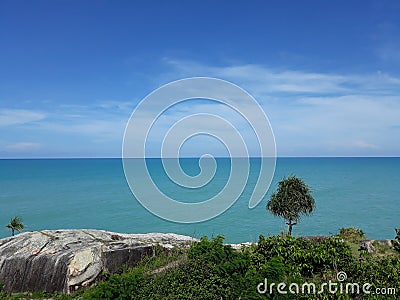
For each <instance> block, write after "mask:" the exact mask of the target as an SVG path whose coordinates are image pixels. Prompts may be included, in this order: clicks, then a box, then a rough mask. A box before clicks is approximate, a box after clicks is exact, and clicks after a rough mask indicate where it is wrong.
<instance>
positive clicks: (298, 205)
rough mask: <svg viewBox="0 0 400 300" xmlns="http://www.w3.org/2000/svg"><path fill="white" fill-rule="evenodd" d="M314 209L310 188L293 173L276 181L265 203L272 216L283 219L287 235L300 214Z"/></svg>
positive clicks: (290, 232) (290, 233)
mask: <svg viewBox="0 0 400 300" xmlns="http://www.w3.org/2000/svg"><path fill="white" fill-rule="evenodd" d="M314 209H315V200H314V198H313V197H312V196H311V191H310V188H309V187H308V185H307V184H306V183H305V182H304V181H303V180H302V179H301V178H298V177H296V176H294V175H291V176H289V177H288V178H283V180H281V181H280V182H279V183H278V189H277V191H276V192H274V193H273V194H272V195H271V198H270V200H269V201H268V203H267V210H269V211H270V212H271V213H272V214H273V215H274V216H278V217H281V218H283V219H285V221H286V224H287V225H288V234H289V235H292V228H293V226H294V225H297V223H298V222H299V220H300V218H301V216H303V215H309V214H311V213H312V212H313V211H314Z"/></svg>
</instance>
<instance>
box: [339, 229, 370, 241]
mask: <svg viewBox="0 0 400 300" xmlns="http://www.w3.org/2000/svg"><path fill="white" fill-rule="evenodd" d="M339 237H341V238H343V239H345V240H347V241H349V242H352V243H357V242H360V241H362V240H364V239H365V233H364V232H363V231H362V230H361V229H359V228H355V227H350V228H341V229H340V230H339Z"/></svg>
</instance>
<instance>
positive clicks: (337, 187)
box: [0, 158, 400, 243]
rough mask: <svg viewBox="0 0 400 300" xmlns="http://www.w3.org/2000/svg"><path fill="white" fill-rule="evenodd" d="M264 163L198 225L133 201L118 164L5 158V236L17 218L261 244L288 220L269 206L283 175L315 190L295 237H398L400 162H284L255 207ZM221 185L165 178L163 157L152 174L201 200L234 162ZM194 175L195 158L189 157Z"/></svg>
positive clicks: (43, 224)
mask: <svg viewBox="0 0 400 300" xmlns="http://www.w3.org/2000/svg"><path fill="white" fill-rule="evenodd" d="M258 162H259V160H257V159H252V160H251V169H250V179H249V183H248V185H247V187H246V189H245V190H244V192H243V194H242V196H241V197H240V198H239V200H238V201H237V202H236V203H235V204H234V205H233V206H232V207H231V208H230V209H229V210H227V211H226V212H225V213H223V214H222V215H220V216H218V217H216V218H214V219H212V220H209V221H206V222H202V223H197V224H177V223H173V222H169V221H165V220H163V219H160V218H158V217H156V216H154V215H153V214H151V213H150V212H148V211H147V210H146V209H145V208H143V207H142V206H141V205H140V203H139V202H138V201H137V200H136V199H135V198H134V197H133V195H132V193H131V191H130V189H129V187H128V185H127V183H126V181H125V177H124V172H123V168H122V162H121V160H120V159H38V160H0V225H1V227H0V237H5V236H8V235H9V234H10V233H9V232H8V231H7V230H6V228H5V225H6V224H8V222H9V220H10V218H11V217H13V216H16V215H19V216H22V217H23V219H24V224H25V225H26V227H27V229H26V230H29V231H30V230H42V229H69V228H94V229H105V230H110V231H117V232H127V233H146V232H175V233H180V234H186V235H191V236H195V237H201V236H203V235H208V236H216V235H218V234H224V236H225V238H226V241H227V242H232V243H236V242H244V241H256V240H257V239H258V236H259V234H264V235H269V234H278V233H280V232H281V231H282V230H283V229H285V228H286V226H285V224H284V222H283V221H282V220H281V219H279V218H277V217H273V216H272V215H271V214H269V213H268V212H267V211H266V209H265V205H266V203H267V200H268V199H269V196H270V195H271V193H272V192H273V191H274V190H275V189H276V187H277V182H278V181H279V180H281V179H282V178H283V177H284V176H288V175H290V174H295V175H297V176H299V177H302V178H303V179H304V180H305V181H306V182H307V184H308V185H309V186H310V187H311V189H312V191H313V196H314V198H315V200H316V210H315V212H314V214H313V215H312V216H310V217H305V218H303V219H302V220H301V222H300V224H299V225H297V226H295V227H294V230H293V234H294V235H295V236H300V235H328V234H335V233H337V232H338V229H339V228H342V227H359V228H361V229H362V230H363V231H364V232H365V233H366V235H367V237H369V238H373V239H392V238H394V236H395V231H394V228H395V227H398V228H399V227H400V218H399V212H400V197H399V195H400V172H399V170H400V158H278V159H277V167H276V171H275V177H274V180H273V182H272V185H271V187H270V189H269V191H268V194H267V195H266V197H265V198H264V200H263V201H262V202H261V203H260V204H259V205H258V206H257V207H256V208H254V209H249V208H248V198H249V194H250V192H251V190H252V187H253V186H254V182H255V180H256V179H257V177H256V176H258V167H259V164H258ZM217 163H218V169H217V173H216V175H215V176H216V177H215V178H216V180H215V182H214V181H212V182H211V183H210V184H209V185H207V186H206V187H205V188H204V189H203V191H201V190H200V191H199V190H189V189H183V188H178V187H176V186H175V185H174V184H172V182H171V181H169V180H168V179H166V176H165V173H164V172H163V169H162V167H161V163H160V160H158V159H150V160H148V165H149V169H150V171H151V174H152V176H153V177H154V178H157V180H159V181H158V182H159V187H160V189H161V190H163V191H164V192H165V193H167V194H169V195H171V196H174V197H176V198H177V199H179V200H180V201H188V199H190V200H189V201H202V200H204V199H206V198H207V197H208V196H209V195H211V194H213V193H215V192H216V191H218V190H219V189H220V188H221V187H222V186H223V185H224V183H225V182H226V180H227V178H228V175H229V173H228V172H229V170H230V161H229V159H217ZM182 168H183V169H184V170H185V171H186V172H187V173H188V174H190V175H195V174H197V172H199V168H198V161H197V159H183V160H182Z"/></svg>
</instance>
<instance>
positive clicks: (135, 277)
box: [3, 231, 400, 300]
mask: <svg viewBox="0 0 400 300" xmlns="http://www.w3.org/2000/svg"><path fill="white" fill-rule="evenodd" d="M351 232H353V231H351ZM342 233H343V234H344V232H342ZM353 233H354V232H353ZM356 233H357V232H356ZM358 234H360V232H358ZM338 272H346V274H347V278H345V279H342V281H339V279H340V278H339V279H338V278H337V274H338ZM266 281H267V282H266ZM329 281H331V282H332V283H334V284H337V286H338V287H339V284H340V283H342V284H346V283H348V282H349V283H359V284H360V287H361V286H362V285H363V284H364V283H370V284H371V287H370V289H369V290H370V291H372V292H373V291H375V290H376V288H381V289H382V288H385V292H386V294H388V288H395V289H396V295H385V296H382V295H373V294H372V293H371V294H369V295H366V294H362V293H357V292H356V291H352V290H349V292H348V293H345V292H342V293H341V292H340V289H337V291H336V292H334V293H331V292H329V290H328V288H327V286H325V289H324V290H323V293H321V294H318V292H319V291H320V290H321V289H322V287H323V285H324V283H325V284H326V283H328V282H329ZM282 283H283V284H284V285H286V289H284V290H286V292H287V294H281V293H278V289H277V285H278V284H282ZM308 283H313V284H315V286H316V289H315V293H314V292H313V291H312V289H311V290H310V292H309V293H308V286H305V289H304V292H303V293H302V285H303V284H308ZM271 285H273V286H272V287H271ZM296 285H297V286H298V287H299V288H298V289H299V293H298V294H293V293H291V292H290V291H291V290H289V289H288V287H289V286H292V287H293V289H292V290H293V291H296V289H295V287H296ZM343 289H344V288H343ZM390 292H391V293H393V291H390ZM398 293H400V256H399V255H398V254H394V255H385V256H382V257H374V256H372V255H370V254H368V253H362V255H361V256H360V257H358V255H354V252H352V250H351V248H350V247H349V244H348V242H347V241H345V240H344V239H343V237H342V236H341V235H338V236H337V237H330V238H319V239H315V240H305V239H302V238H293V237H290V236H288V237H281V236H270V237H267V238H265V237H264V236H262V235H261V236H260V239H259V242H258V244H256V245H252V246H251V247H245V248H243V249H242V250H241V251H238V250H234V249H233V248H232V247H231V246H229V245H225V244H223V238H222V237H220V236H219V237H216V238H214V239H212V240H209V239H208V238H203V239H201V241H200V242H197V243H193V244H192V245H191V247H190V249H187V250H184V249H175V250H173V251H172V252H166V251H165V250H162V248H161V247H160V248H159V249H158V254H157V255H156V256H155V257H152V258H147V259H144V260H143V261H142V262H141V263H140V265H139V266H137V267H136V268H131V269H121V271H120V272H118V273H116V274H113V275H110V274H104V275H103V280H102V281H100V282H98V283H97V284H96V285H95V286H93V287H91V288H89V289H87V290H85V291H79V292H77V293H76V294H74V295H71V296H68V295H52V297H53V298H59V299H71V298H73V299H211V300H212V299H215V300H220V299H396V298H398ZM3 295H4V294H3ZM9 296H10V295H9ZM4 297H5V295H4ZM14 297H16V296H15V295H14Z"/></svg>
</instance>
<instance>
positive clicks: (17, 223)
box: [6, 216, 25, 236]
mask: <svg viewBox="0 0 400 300" xmlns="http://www.w3.org/2000/svg"><path fill="white" fill-rule="evenodd" d="M6 227H7V228H8V229H11V235H12V236H14V233H15V230H16V231H18V232H20V231H21V230H23V229H24V228H25V226H24V224H22V218H21V217H18V216H17V217H14V218H12V219H11V221H10V223H9V224H8V225H7V226H6Z"/></svg>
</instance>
